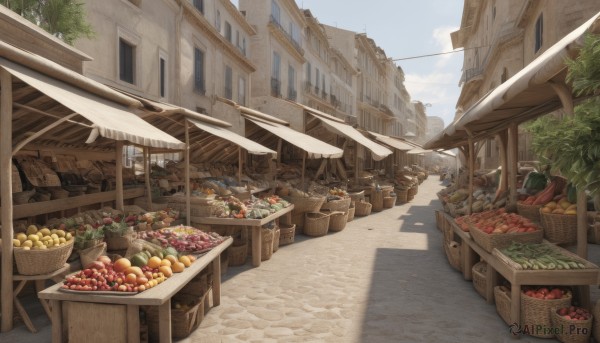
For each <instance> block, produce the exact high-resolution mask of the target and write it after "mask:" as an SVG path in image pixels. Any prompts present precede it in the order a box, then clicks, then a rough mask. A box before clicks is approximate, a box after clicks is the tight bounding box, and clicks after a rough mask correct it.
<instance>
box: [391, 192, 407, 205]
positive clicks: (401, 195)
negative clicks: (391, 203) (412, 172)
mask: <svg viewBox="0 0 600 343" xmlns="http://www.w3.org/2000/svg"><path fill="white" fill-rule="evenodd" d="M394 193H396V204H398V205H401V204H405V203H407V202H408V189H401V188H396V189H395V190H394Z"/></svg>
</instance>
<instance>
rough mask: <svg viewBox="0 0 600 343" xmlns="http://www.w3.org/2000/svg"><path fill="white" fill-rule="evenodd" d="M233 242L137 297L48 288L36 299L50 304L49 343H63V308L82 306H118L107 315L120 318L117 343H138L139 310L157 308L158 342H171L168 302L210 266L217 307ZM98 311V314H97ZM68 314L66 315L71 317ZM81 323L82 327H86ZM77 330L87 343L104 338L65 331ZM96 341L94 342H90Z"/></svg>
mask: <svg viewBox="0 0 600 343" xmlns="http://www.w3.org/2000/svg"><path fill="white" fill-rule="evenodd" d="M231 243H233V239H232V238H231V237H229V238H228V239H226V240H225V241H224V242H223V243H221V244H219V245H217V246H216V247H214V248H213V249H212V250H210V251H209V252H208V253H206V254H204V255H202V256H200V257H199V258H198V259H197V260H196V261H195V262H194V263H192V265H191V266H190V267H188V268H186V269H185V270H184V271H183V272H181V273H175V274H173V276H171V277H170V278H168V279H167V280H166V281H165V282H163V283H161V284H159V285H158V286H155V287H153V288H151V289H148V290H146V291H143V292H141V293H137V294H135V295H122V294H121V295H118V293H117V292H115V295H112V294H110V295H109V294H93V292H63V291H61V290H60V287H61V286H62V285H61V284H57V285H54V286H51V287H49V288H47V289H45V290H43V291H41V292H40V293H39V294H38V296H39V298H40V299H47V300H49V301H50V305H51V314H52V342H53V343H62V342H63V318H62V314H63V311H62V307H63V305H71V304H75V305H84V306H85V307H86V308H88V309H94V308H98V309H101V308H102V307H103V306H106V307H110V305H113V306H118V305H121V307H119V308H122V310H121V311H118V312H115V313H109V314H107V315H110V316H111V317H115V318H119V317H121V318H123V319H124V322H123V323H120V324H122V327H117V326H115V327H114V328H111V330H112V331H114V332H113V333H110V332H109V333H107V334H114V333H115V332H116V333H120V334H121V335H123V336H125V337H119V339H118V341H120V342H129V343H139V341H140V319H139V312H140V311H139V309H140V306H157V307H158V322H159V323H158V326H159V328H158V331H159V342H161V343H165V342H171V298H172V297H173V296H174V295H175V294H176V293H177V292H178V291H179V290H181V289H182V288H183V287H184V286H185V285H186V284H187V283H188V282H190V281H191V280H192V279H193V278H194V277H195V276H196V275H198V274H199V273H200V272H201V271H202V270H203V269H204V268H206V267H207V266H208V265H209V264H210V263H212V267H213V274H214V275H213V285H212V297H213V304H214V306H218V305H219V304H220V302H221V253H223V251H225V249H227V248H228V247H229V246H230V245H231ZM99 311H101V310H99ZM71 315H72V314H69V316H71ZM84 319H85V320H87V322H86V323H88V322H89V323H90V324H91V325H93V324H94V322H95V321H99V322H102V321H101V320H99V319H98V318H84ZM86 323H84V324H86ZM73 329H77V330H79V331H77V333H76V335H78V337H84V336H85V337H86V341H87V342H89V343H95V342H105V341H106V337H104V336H103V335H102V334H101V333H100V332H94V331H93V330H92V331H90V330H89V329H87V328H86V327H79V326H77V327H69V330H73ZM94 337H97V338H98V339H94Z"/></svg>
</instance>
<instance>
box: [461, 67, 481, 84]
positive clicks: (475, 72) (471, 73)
mask: <svg viewBox="0 0 600 343" xmlns="http://www.w3.org/2000/svg"><path fill="white" fill-rule="evenodd" d="M481 74H483V67H481V66H478V67H475V68H469V69H467V70H465V72H464V73H463V76H462V79H461V81H462V82H463V83H467V82H469V81H470V80H472V79H474V78H476V77H477V76H479V75H481Z"/></svg>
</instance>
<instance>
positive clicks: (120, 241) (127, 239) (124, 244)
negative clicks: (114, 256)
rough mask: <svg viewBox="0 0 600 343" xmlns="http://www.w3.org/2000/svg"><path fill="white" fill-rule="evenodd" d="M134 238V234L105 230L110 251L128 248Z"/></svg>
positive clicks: (105, 237)
mask: <svg viewBox="0 0 600 343" xmlns="http://www.w3.org/2000/svg"><path fill="white" fill-rule="evenodd" d="M133 239H134V235H133V234H125V235H118V234H115V233H112V232H109V231H105V232H104V241H105V242H106V247H107V249H108V250H110V251H115V250H127V249H128V248H129V245H130V244H131V241H132V240H133Z"/></svg>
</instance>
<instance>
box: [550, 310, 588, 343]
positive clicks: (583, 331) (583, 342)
mask: <svg viewBox="0 0 600 343" xmlns="http://www.w3.org/2000/svg"><path fill="white" fill-rule="evenodd" d="M558 309H559V308H554V309H552V311H551V316H550V318H551V320H552V327H554V328H562V330H556V338H558V340H559V341H561V342H563V343H587V342H589V341H590V336H591V335H592V326H593V324H595V321H596V319H595V315H593V314H592V317H591V318H589V319H587V320H569V319H565V318H563V317H562V316H560V315H559V314H558V313H557V310H558ZM594 330H596V328H594Z"/></svg>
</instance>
